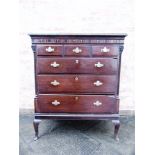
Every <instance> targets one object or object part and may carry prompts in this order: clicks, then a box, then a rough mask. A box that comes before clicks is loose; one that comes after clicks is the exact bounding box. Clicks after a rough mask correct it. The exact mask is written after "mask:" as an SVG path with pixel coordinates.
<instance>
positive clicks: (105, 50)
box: [101, 46, 110, 53]
mask: <svg viewBox="0 0 155 155" xmlns="http://www.w3.org/2000/svg"><path fill="white" fill-rule="evenodd" d="M109 51H110V49H109V48H107V47H106V46H105V47H104V48H102V49H101V52H103V53H107V52H109Z"/></svg>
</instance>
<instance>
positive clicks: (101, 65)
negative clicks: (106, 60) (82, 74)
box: [94, 62, 104, 68]
mask: <svg viewBox="0 0 155 155" xmlns="http://www.w3.org/2000/svg"><path fill="white" fill-rule="evenodd" d="M94 66H95V67H97V68H101V67H103V66H104V64H101V63H100V62H97V63H96V64H95V65H94Z"/></svg>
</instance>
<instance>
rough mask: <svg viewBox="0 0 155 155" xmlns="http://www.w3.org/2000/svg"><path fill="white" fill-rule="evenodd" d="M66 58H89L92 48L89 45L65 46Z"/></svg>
mask: <svg viewBox="0 0 155 155" xmlns="http://www.w3.org/2000/svg"><path fill="white" fill-rule="evenodd" d="M64 50H65V53H64V55H66V56H89V55H90V46H87V45H65V46H64Z"/></svg>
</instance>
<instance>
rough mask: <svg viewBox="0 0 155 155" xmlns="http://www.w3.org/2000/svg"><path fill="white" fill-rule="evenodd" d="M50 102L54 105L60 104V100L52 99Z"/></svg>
mask: <svg viewBox="0 0 155 155" xmlns="http://www.w3.org/2000/svg"><path fill="white" fill-rule="evenodd" d="M52 104H53V105H55V106H57V105H59V104H60V102H58V101H57V100H54V101H53V102H52Z"/></svg>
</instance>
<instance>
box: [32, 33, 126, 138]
mask: <svg viewBox="0 0 155 155" xmlns="http://www.w3.org/2000/svg"><path fill="white" fill-rule="evenodd" d="M125 36H126V34H96V35H95V34H90V35H88V34H87V35H84V34H78V35H77V34H64V35H62V34H61V35H56V34H55V35H54V34H30V37H31V40H32V49H33V52H34V68H35V98H34V109H35V110H34V117H35V118H34V122H33V125H34V130H35V140H36V139H38V126H39V122H40V120H41V119H60V120H63V119H70V120H112V122H113V123H114V136H115V138H116V139H117V140H118V130H119V126H120V121H119V81H120V80H119V77H120V66H121V54H122V51H123V45H124V38H125Z"/></svg>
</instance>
